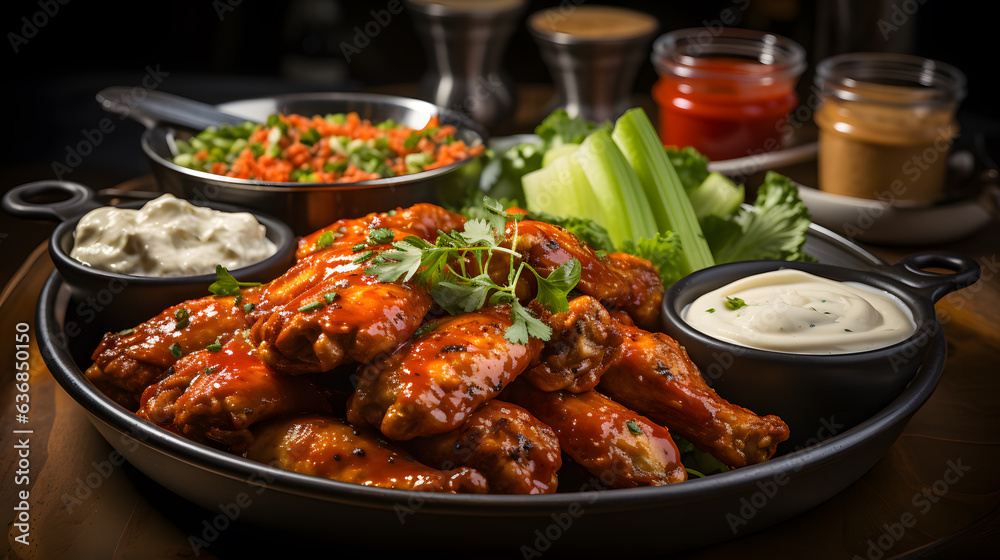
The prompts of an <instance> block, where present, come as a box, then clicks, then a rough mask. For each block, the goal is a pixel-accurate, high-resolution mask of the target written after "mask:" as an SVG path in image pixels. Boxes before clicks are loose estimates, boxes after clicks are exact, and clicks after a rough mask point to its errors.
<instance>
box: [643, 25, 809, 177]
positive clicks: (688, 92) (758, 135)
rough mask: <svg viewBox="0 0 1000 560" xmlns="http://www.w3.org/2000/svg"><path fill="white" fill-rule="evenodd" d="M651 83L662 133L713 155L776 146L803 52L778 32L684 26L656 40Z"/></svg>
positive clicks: (667, 138) (668, 141)
mask: <svg viewBox="0 0 1000 560" xmlns="http://www.w3.org/2000/svg"><path fill="white" fill-rule="evenodd" d="M652 58H653V63H654V65H655V66H656V69H657V72H658V73H659V75H660V79H659V81H657V83H656V84H655V85H654V86H653V92H652V93H653V99H654V100H655V101H656V103H657V105H658V106H659V112H660V137H661V139H662V141H663V144H664V145H667V146H676V147H684V146H693V147H694V148H695V149H697V150H698V151H699V152H701V153H702V154H704V155H705V156H707V157H708V158H709V159H710V160H724V159H733V158H738V157H745V156H748V155H752V154H756V153H761V152H769V151H774V150H779V149H781V148H782V147H783V140H784V139H783V132H784V127H783V126H781V123H782V122H783V120H784V119H785V118H786V117H787V115H788V113H789V112H790V111H791V110H792V109H793V108H794V107H795V105H796V103H797V102H798V96H797V95H796V93H795V85H796V83H797V81H798V78H799V76H801V74H802V71H803V70H804V69H805V51H804V49H802V47H801V46H800V45H798V44H797V43H795V42H794V41H791V40H789V39H786V38H784V37H779V36H777V35H773V34H769V33H761V32H756V31H751V30H746V29H735V28H726V29H723V30H721V31H720V30H714V31H712V30H708V29H697V28H695V29H682V30H679V31H674V32H672V33H667V34H666V35H663V36H661V37H660V38H659V39H657V41H656V43H655V44H654V47H653V57H652Z"/></svg>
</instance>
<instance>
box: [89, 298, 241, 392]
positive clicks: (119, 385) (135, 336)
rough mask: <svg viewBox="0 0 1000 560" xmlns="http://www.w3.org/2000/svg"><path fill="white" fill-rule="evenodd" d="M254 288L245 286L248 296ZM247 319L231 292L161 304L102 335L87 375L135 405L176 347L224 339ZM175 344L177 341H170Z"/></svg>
mask: <svg viewBox="0 0 1000 560" xmlns="http://www.w3.org/2000/svg"><path fill="white" fill-rule="evenodd" d="M254 294H255V291H254V290H246V291H245V296H246V298H247V299H248V301H249V300H252V299H253V298H254ZM247 323H248V318H247V314H246V312H245V311H244V310H243V309H242V307H239V306H237V305H236V303H235V297H214V296H208V297H204V298H201V299H196V300H190V301H185V302H183V303H179V304H177V305H174V306H172V307H168V308H167V309H165V310H163V312H161V313H160V314H159V315H157V316H156V317H153V318H152V319H149V320H148V321H146V322H144V323H142V324H140V325H137V326H136V327H134V328H131V329H126V330H124V331H121V332H110V333H107V334H105V335H104V337H103V338H102V339H101V343H100V344H99V345H98V347H97V348H96V349H95V350H94V353H93V356H92V357H91V359H92V360H93V361H94V363H93V364H92V365H91V366H90V367H89V368H87V372H86V376H87V379H89V380H90V381H91V382H92V383H93V384H94V386H96V387H97V388H98V389H100V390H101V391H102V392H104V394H105V395H107V396H108V397H110V398H111V399H113V400H114V401H115V402H117V403H118V404H120V405H122V406H123V407H125V408H127V409H129V410H131V411H135V410H136V409H137V408H138V407H139V397H140V396H141V395H142V392H143V391H144V390H145V389H146V387H148V386H150V385H152V384H154V383H156V382H158V381H160V380H161V379H163V378H164V377H166V376H167V375H169V369H170V366H172V365H174V362H176V361H177V357H178V356H179V355H180V353H181V352H183V353H189V352H191V351H193V350H197V349H200V348H204V347H206V346H208V345H210V344H212V343H214V342H215V341H216V340H217V339H218V340H219V341H220V342H225V341H227V340H229V339H230V338H231V337H232V336H233V333H235V332H236V331H237V330H239V329H242V328H245V327H246V326H247ZM174 344H176V345H177V346H173V345H174Z"/></svg>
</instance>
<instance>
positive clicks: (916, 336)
mask: <svg viewBox="0 0 1000 560" xmlns="http://www.w3.org/2000/svg"><path fill="white" fill-rule="evenodd" d="M928 269H944V270H947V271H949V272H950V273H938V272H932V271H929V270H928ZM979 275H980V267H979V265H978V264H977V263H976V262H975V261H973V260H972V259H969V258H967V257H964V256H961V255H957V254H954V253H946V252H929V253H916V254H913V255H909V256H907V257H904V258H903V259H901V260H900V261H899V262H898V263H896V264H893V265H879V266H875V267H874V268H872V269H871V270H864V271H862V270H854V269H850V268H846V267H840V266H833V265H828V264H821V263H804V262H788V261H748V262H738V263H729V264H723V265H718V266H713V267H709V268H706V269H703V270H700V271H697V272H695V273H693V274H691V275H689V276H687V277H685V278H683V279H681V280H680V281H678V282H676V283H675V284H674V285H673V286H671V287H670V289H669V290H668V291H667V293H666V295H665V297H664V299H663V302H664V303H663V329H664V332H666V333H667V334H668V335H670V336H671V337H673V338H675V339H676V340H677V341H678V342H680V344H681V345H683V346H684V347H685V349H686V351H687V352H688V354H689V355H690V357H691V359H692V360H693V361H694V362H695V363H696V364H698V365H699V367H700V368H701V372H702V375H703V376H704V377H705V379H706V381H707V382H708V383H709V385H711V386H712V388H713V389H715V390H716V391H717V392H718V393H719V394H720V395H721V396H722V397H724V398H726V399H729V400H732V401H733V402H739V403H741V404H742V405H743V406H746V407H747V408H749V409H751V410H754V411H758V412H759V413H762V414H777V415H778V416H780V417H781V418H782V419H783V420H785V421H786V422H787V423H788V425H789V427H790V428H791V431H792V434H791V437H790V438H789V440H788V441H787V442H785V443H783V444H782V445H783V446H785V447H784V449H785V450H786V451H787V450H792V449H795V448H796V447H797V446H802V445H803V444H805V442H808V441H810V440H813V441H815V440H816V439H817V438H818V439H819V440H822V439H826V438H828V437H830V436H833V435H836V433H837V432H838V431H843V430H846V429H848V428H850V427H852V426H854V425H856V424H858V423H860V422H862V421H864V420H865V419H867V418H869V417H871V416H872V415H874V414H875V413H876V412H878V411H879V410H882V409H883V408H884V407H885V406H886V405H888V404H889V403H890V402H892V400H893V399H894V398H896V397H897V396H898V395H899V394H900V393H901V392H902V391H903V389H904V388H905V387H906V385H907V384H908V383H909V382H910V380H911V379H913V376H914V375H915V374H916V372H917V370H918V368H919V367H920V365H921V364H922V363H923V358H924V355H925V353H926V351H927V348H928V345H929V344H930V342H931V340H932V339H933V338H934V337H935V336H936V335H937V334H938V331H939V330H940V328H941V325H940V323H939V322H938V319H937V315H936V314H935V312H934V303H935V302H936V301H937V300H939V299H940V298H941V297H943V296H944V295H946V294H948V293H951V292H953V291H956V290H960V289H962V288H964V287H967V286H969V285H971V284H973V283H974V282H975V281H976V280H977V279H978V278H979ZM838 426H839V428H838ZM789 442H790V443H789Z"/></svg>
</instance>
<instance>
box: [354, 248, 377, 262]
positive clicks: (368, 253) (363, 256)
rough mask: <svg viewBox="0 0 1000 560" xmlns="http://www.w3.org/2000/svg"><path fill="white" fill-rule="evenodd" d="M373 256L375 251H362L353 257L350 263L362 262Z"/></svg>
mask: <svg viewBox="0 0 1000 560" xmlns="http://www.w3.org/2000/svg"><path fill="white" fill-rule="evenodd" d="M374 256H375V251H365V252H364V253H361V255H359V256H358V258H356V259H354V261H352V262H351V264H360V263H363V262H365V261H367V260H368V259H370V258H372V257H374Z"/></svg>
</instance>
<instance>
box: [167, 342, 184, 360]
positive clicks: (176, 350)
mask: <svg viewBox="0 0 1000 560" xmlns="http://www.w3.org/2000/svg"><path fill="white" fill-rule="evenodd" d="M182 353H183V352H182V350H181V345H180V344H178V343H176V342H175V343H173V344H171V345H170V355H171V356H173V357H175V358H180V357H181V354H182Z"/></svg>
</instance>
